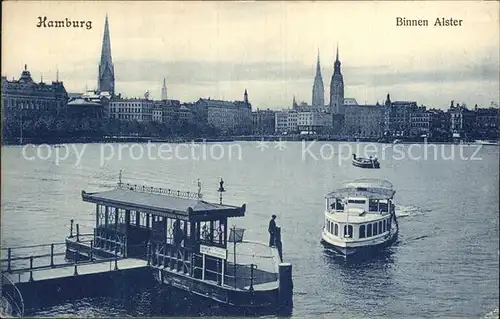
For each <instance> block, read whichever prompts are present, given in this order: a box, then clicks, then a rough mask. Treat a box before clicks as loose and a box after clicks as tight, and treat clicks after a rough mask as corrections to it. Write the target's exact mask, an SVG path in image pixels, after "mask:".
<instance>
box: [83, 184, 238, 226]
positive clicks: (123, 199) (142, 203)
mask: <svg viewBox="0 0 500 319" xmlns="http://www.w3.org/2000/svg"><path fill="white" fill-rule="evenodd" d="M82 199H83V201H85V202H90V203H95V204H100V205H105V206H110V207H116V208H121V209H126V210H134V211H139V212H146V213H151V214H153V215H157V216H163V217H171V218H179V219H182V220H188V221H205V220H217V219H221V218H225V217H240V216H245V210H246V204H243V205H242V206H241V207H238V206H231V205H224V204H215V203H209V202H206V201H203V200H201V199H200V198H198V196H197V194H196V193H190V192H184V191H177V190H171V189H162V188H155V187H146V186H144V187H143V186H137V185H128V184H127V185H125V186H123V187H118V188H116V189H112V190H108V191H103V192H96V193H87V192H85V191H82Z"/></svg>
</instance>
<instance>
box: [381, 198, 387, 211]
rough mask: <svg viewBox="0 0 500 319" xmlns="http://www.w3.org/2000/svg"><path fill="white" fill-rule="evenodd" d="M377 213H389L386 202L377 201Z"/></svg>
mask: <svg viewBox="0 0 500 319" xmlns="http://www.w3.org/2000/svg"><path fill="white" fill-rule="evenodd" d="M379 211H380V212H388V211H389V203H388V202H387V200H381V201H379Z"/></svg>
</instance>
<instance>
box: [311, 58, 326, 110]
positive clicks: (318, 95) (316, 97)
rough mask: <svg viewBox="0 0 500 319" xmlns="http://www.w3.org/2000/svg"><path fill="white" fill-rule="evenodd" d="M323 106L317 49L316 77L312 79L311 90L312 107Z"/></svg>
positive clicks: (323, 94) (323, 90)
mask: <svg viewBox="0 0 500 319" xmlns="http://www.w3.org/2000/svg"><path fill="white" fill-rule="evenodd" d="M324 105H325V87H324V86H323V77H322V76H321V65H320V62H319V49H318V60H317V62H316V76H315V77H314V83H313V89H312V106H324Z"/></svg>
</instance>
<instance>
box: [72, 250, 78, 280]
mask: <svg viewBox="0 0 500 319" xmlns="http://www.w3.org/2000/svg"><path fill="white" fill-rule="evenodd" d="M73 261H74V263H75V271H74V272H73V276H78V269H77V265H76V264H77V257H76V251H75V252H73Z"/></svg>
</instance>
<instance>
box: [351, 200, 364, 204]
mask: <svg viewBox="0 0 500 319" xmlns="http://www.w3.org/2000/svg"><path fill="white" fill-rule="evenodd" d="M348 203H349V204H364V203H366V201H365V200H361V199H350V200H349V201H348Z"/></svg>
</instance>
